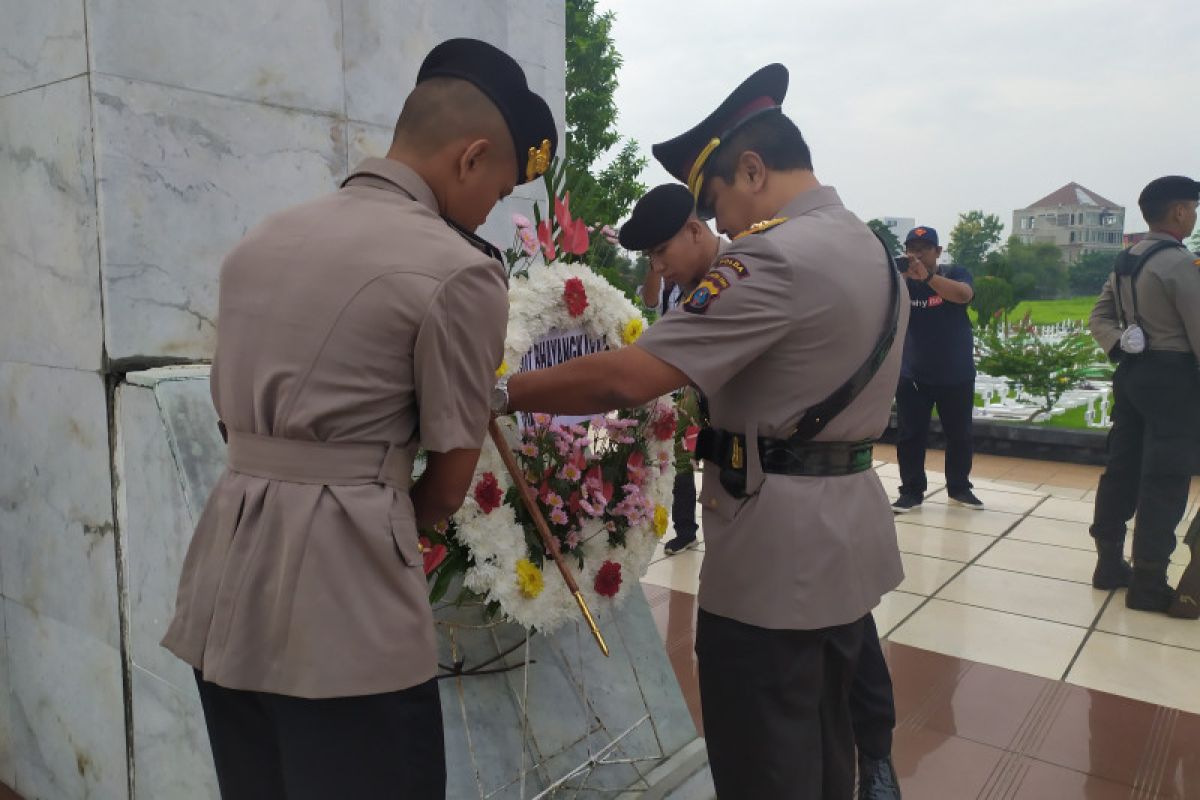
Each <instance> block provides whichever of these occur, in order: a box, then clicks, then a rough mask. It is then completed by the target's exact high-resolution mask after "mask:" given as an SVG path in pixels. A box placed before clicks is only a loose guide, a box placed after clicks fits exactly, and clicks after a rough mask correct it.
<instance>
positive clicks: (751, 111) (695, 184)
mask: <svg viewBox="0 0 1200 800" xmlns="http://www.w3.org/2000/svg"><path fill="white" fill-rule="evenodd" d="M787 89H788V71H787V67H785V66H783V64H768V65H767V66H765V67H763V68H762V69H760V70H758V71H757V72H755V73H754V74H753V75H751V76H750V77H749V78H746V80H744V81H742V83H741V85H740V86H738V87H737V88H736V89H734V90H733V92H732V93H731V94H730V95H729V96H728V97H726V98H725V100H724V102H722V103H721V105H719V106H717V110H716V111H714V112H712V113H711V114H709V115H708V116H707V117H705V118H704V120H703V121H701V122H700V124H698V125H696V126H695V127H694V128H692V129H691V130H689V131H687V132H685V133H681V134H679V135H678V136H676V137H675V138H674V139H670V140H669V141H666V142H659V143H658V144H656V145H654V146H653V147H652V148H651V152H652V153H654V157H655V158H656V159H658V163H660V164H662V165H663V167H664V168H665V169H666V170H667V172H669V173H671V175H673V176H674V177H675V178H678V179H679V180H680V181H682V182H683V183H684V184H686V185H687V187H688V190H689V191H690V192H691V193H692V196H693V197H694V198H695V199H696V201H697V203H699V202H700V199H701V198H700V190H701V187H702V186H703V184H704V170H705V167H706V166H707V165H708V164H709V162H710V161H711V159H712V156H713V154H714V153H716V152H717V150H719V149H720V147H721V145H722V144H724V143H725V142H727V141H728V140H729V137H730V136H732V135H733V133H734V132H736V131H737V130H738V128H740V127H742V126H743V125H745V124H746V123H747V122H749V121H750V120H752V119H754V118H755V117H758V116H759V115H760V114H765V113H769V112H778V111H779V109H780V106H781V105H782V104H783V98H784V96H785V95H787ZM699 210H700V213H701V216H704V217H707V216H710V215H711V212H710V210H708V209H704V208H700V209H699Z"/></svg>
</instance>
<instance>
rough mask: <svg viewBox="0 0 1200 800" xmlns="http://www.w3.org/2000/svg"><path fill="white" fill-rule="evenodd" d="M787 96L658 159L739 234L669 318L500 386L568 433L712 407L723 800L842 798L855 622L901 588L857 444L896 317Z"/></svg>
mask: <svg viewBox="0 0 1200 800" xmlns="http://www.w3.org/2000/svg"><path fill="white" fill-rule="evenodd" d="M786 88H787V70H786V69H785V68H784V67H783V66H782V65H779V64H772V65H770V66H768V67H765V68H764V69H762V70H760V71H758V72H757V73H755V74H754V75H752V76H751V77H750V78H748V79H747V80H746V81H745V82H743V84H742V85H741V86H739V87H738V88H737V89H736V90H735V91H734V92H733V94H732V95H730V96H729V97H728V98H727V99H726V100H725V101H724V102H723V103H722V104H721V105H720V107H718V108H717V110H716V111H715V112H713V113H712V114H711V115H709V116H708V117H707V118H706V119H705V120H704V121H702V122H701V123H700V124H699V125H697V126H696V127H695V128H693V129H692V130H690V131H688V132H687V133H685V134H682V135H681V136H679V137H676V138H675V139H673V140H671V141H669V142H664V143H661V144H658V145H655V146H654V150H653V152H654V155H655V157H656V158H657V159H658V160H659V161H660V162H661V163H662V164H663V165H664V166H665V167H666V168H667V170H668V171H669V172H671V173H672V174H673V175H674V176H675V177H677V178H679V179H680V180H683V181H685V182H686V183H687V184H688V186H689V188H690V189H692V191H693V194H694V196H696V197H697V199H698V201H699V202H698V207H699V209H700V211H701V213H702V214H704V215H707V214H708V213H713V212H715V216H716V221H717V227H718V229H719V230H721V231H722V232H725V233H729V234H736V236H735V240H734V241H733V243H732V244H731V246H730V247H729V248H728V249H727V250H726V251H725V252H724V253H723V254H722V255H721V256H720V257H719V258H718V260H717V263H716V265H714V267H713V269H712V270H711V271H710V272H709V273H708V274H707V275H705V276H704V277H703V278H702V279H701V280H700V282H699V283H698V285H697V286H696V287H695V288H694V289H693V290H692V292H691V293H690V294H689V295H688V297H687V298H686V299H685V301H684V303H683V304H682V305H681V306H680V308H679V309H676V310H674V311H671V312H669V313H667V315H666V316H665V317H663V319H661V320H659V321H658V322H656V323H655V324H654V325H653V326H652V327H651V328H650V329H649V330H648V331H647V332H646V333H645V334H644V335H643V336H642V338H641V340H640V341H639V342H638V343H637V344H636V345H634V346H631V347H627V348H624V349H622V350H618V351H615V352H609V353H598V354H595V355H592V356H587V357H584V358H579V359H575V360H573V361H570V362H568V363H566V364H562V365H560V366H557V367H554V368H552V369H548V370H543V371H535V372H527V373H522V374H519V375H515V376H513V378H512V379H511V381H510V382H508V383H507V385H504V382H503V381H502V382H501V385H499V386H497V390H496V402H495V408H497V409H498V410H518V411H547V412H554V413H578V414H583V413H594V412H597V411H602V410H606V409H612V408H620V407H628V406H633V405H637V404H639V403H643V402H646V401H648V400H650V399H652V398H654V397H657V396H660V395H663V394H666V393H667V392H669V391H672V390H674V389H676V388H679V387H680V386H683V385H685V384H688V383H693V384H695V385H696V386H697V387H698V388H699V389H700V390H701V391H702V392H703V393H704V394H705V395H706V396H707V398H708V401H709V406H710V411H711V427H710V428H708V429H706V431H705V432H704V434H702V441H701V446H700V447H698V449H697V454H698V455H701V456H702V457H703V458H705V459H706V460H707V461H708V462H709V463H708V464H706V465H705V470H704V486H703V490H702V492H701V497H700V504H701V506H702V508H703V510H704V529H705V551H706V552H705V558H704V565H703V568H702V571H701V577H700V597H699V602H700V612H699V620H698V628H697V634H696V652H697V656H698V659H699V666H700V692H701V704H702V711H703V716H704V728H705V736H706V739H707V742H708V749H709V757H710V762H711V765H712V771H713V777H714V780H715V783H716V788H717V793H718V795H719V796H720V797H722V798H726V799H727V800H760V799H761V800H787V799H788V798H847V797H849V796H850V795H851V793H852V787H853V781H854V741H853V735H852V732H851V725H850V715H849V711H848V696H849V692H850V684H851V680H852V678H853V675H854V669H855V664H856V662H857V660H858V655H859V649H860V647H861V643H862V637H863V632H864V625H865V622H864V620H865V618H866V616H867V614H868V613H869V612H870V611H871V609H872V608H874V607H875V605H876V604H877V603H878V602H879V599H880V597H881V596H882V595H883V594H884V593H885V592H888V591H890V590H891V589H894V588H895V587H896V586H897V585H898V584H899V583H900V581H901V579H902V578H903V573H902V568H901V564H900V554H899V551H898V549H897V546H896V532H895V527H894V524H893V521H892V512H891V509H890V507H889V505H888V498H887V495H886V494H885V493H884V490H883V487H882V485H881V484H880V481H879V478H878V477H877V476H876V475H875V473H874V471H873V470H871V468H870V467H871V445H870V443H871V441H872V440H873V439H874V438H875V437H877V436H879V435H880V434H881V433H882V432H883V430H884V428H885V427H886V426H887V419H888V414H889V412H890V409H891V400H892V394H893V390H894V388H895V383H896V381H897V379H898V376H899V370H900V354H901V349H902V348H901V347H900V346H899V345H900V339H901V337H902V336H903V330H904V325H905V323H906V322H907V319H906V318H907V309H908V298H907V294H906V292H905V289H904V287H903V285H902V282H901V281H899V279H898V275H897V273H896V272H895V269H894V267H893V265H892V264H891V262H890V259H889V257H888V256H887V254H886V252H885V250H884V248H883V247H882V246H881V244H880V243H879V241H878V240H877V239H876V238H875V237H874V236H873V235H872V233H871V231H870V229H869V228H868V227H867V226H866V225H865V224H864V223H863V222H862V221H861V220H860V219H858V218H857V217H856V216H854V214H852V213H851V212H849V211H848V210H846V208H845V207H844V206H843V205H842V203H841V201H840V199H839V198H838V195H837V192H836V191H834V190H833V189H832V188H830V187H826V186H822V185H821V184H820V183H819V182H818V181H817V179H816V177H815V176H814V175H813V172H812V163H811V159H810V157H809V152H808V147H807V145H806V144H805V142H804V139H803V137H802V136H801V135H800V131H799V130H798V129H797V128H796V126H795V125H794V124H793V123H792V122H791V121H790V120H789V119H788V118H787V117H785V116H784V115H783V113H782V111H781V109H780V104H781V103H782V101H783V97H784V94H785V92H786ZM897 328H898V332H897ZM852 378H853V379H857V380H852ZM839 389H843V390H844V391H842V392H839ZM847 398H849V402H848V403H847V402H846V400H847Z"/></svg>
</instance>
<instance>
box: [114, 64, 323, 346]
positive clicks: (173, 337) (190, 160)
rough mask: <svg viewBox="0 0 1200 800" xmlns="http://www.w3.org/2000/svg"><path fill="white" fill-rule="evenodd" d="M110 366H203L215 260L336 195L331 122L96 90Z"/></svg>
mask: <svg viewBox="0 0 1200 800" xmlns="http://www.w3.org/2000/svg"><path fill="white" fill-rule="evenodd" d="M93 85H94V93H95V114H96V136H97V143H96V150H97V164H96V171H97V175H98V178H99V181H98V186H99V203H100V209H101V227H102V229H103V236H102V246H101V269H102V275H103V291H104V296H105V320H104V321H105V335H106V343H107V347H108V353H109V355H110V357H112V358H115V359H122V358H131V357H137V356H171V357H176V358H191V359H203V358H208V357H211V354H212V349H213V345H214V335H215V327H214V326H215V315H216V304H217V279H218V274H219V269H220V264H221V261H222V259H223V258H224V256H225V254H226V253H227V252H228V250H229V249H230V248H231V247H232V246H233V245H234V244H235V243H236V242H237V241H238V240H239V239H240V238H241V237H242V235H243V234H244V233H245V232H246V231H247V230H248V229H249V228H250V227H251V226H252V225H255V224H257V223H258V222H260V221H261V220H262V219H263V218H264V217H266V216H268V215H269V214H271V213H273V212H275V211H278V210H280V209H283V208H285V207H287V206H290V205H293V204H295V203H297V202H299V201H301V200H305V199H309V198H312V197H316V196H318V195H320V194H322V193H324V192H328V191H330V190H332V189H334V188H335V187H336V186H337V182H338V180H339V179H340V177H341V176H342V173H343V172H344V165H345V163H346V151H345V140H344V134H345V128H344V125H343V124H342V123H340V122H335V121H334V120H333V119H332V118H330V117H325V116H319V115H314V114H309V113H303V112H298V111H291V110H287V109H282V108H274V107H267V106H263V105H260V104H255V103H247V102H242V101H237V100H228V99H225V98H220V97H214V96H212V95H207V94H199V93H196V92H190V91H185V90H181V89H174V88H169V87H163V86H158V85H152V84H147V83H141V82H131V81H126V80H123V79H119V78H113V77H107V76H99V75H98V76H95V78H94V80H93Z"/></svg>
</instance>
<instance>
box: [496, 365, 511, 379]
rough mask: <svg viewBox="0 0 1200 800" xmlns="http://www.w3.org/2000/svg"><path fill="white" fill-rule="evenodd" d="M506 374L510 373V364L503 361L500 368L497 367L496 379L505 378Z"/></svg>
mask: <svg viewBox="0 0 1200 800" xmlns="http://www.w3.org/2000/svg"><path fill="white" fill-rule="evenodd" d="M506 372H508V362H507V361H501V362H500V366H498V367H496V377H497V378H503V377H504V374H505V373H506Z"/></svg>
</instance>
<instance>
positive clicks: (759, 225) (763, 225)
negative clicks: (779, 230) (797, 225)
mask: <svg viewBox="0 0 1200 800" xmlns="http://www.w3.org/2000/svg"><path fill="white" fill-rule="evenodd" d="M787 221H788V218H787V217H776V218H775V219H764V220H763V221H762V222H756V223H754V224H753V225H751V226H750V227H749V228H746V230H744V231H742V232H741V233H739V234H738V235H737V236H734V237H733V238H734V241H737V240H738V239H741V238H742V237H743V236H749V235H750V234H752V233H762V232H763V231H769V230H771V228H774V227H775V226H776V225H781V224H783V223H784V222H787Z"/></svg>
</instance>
